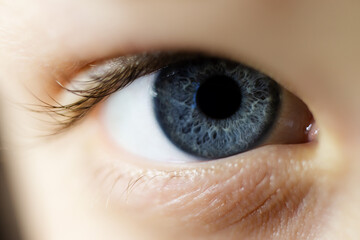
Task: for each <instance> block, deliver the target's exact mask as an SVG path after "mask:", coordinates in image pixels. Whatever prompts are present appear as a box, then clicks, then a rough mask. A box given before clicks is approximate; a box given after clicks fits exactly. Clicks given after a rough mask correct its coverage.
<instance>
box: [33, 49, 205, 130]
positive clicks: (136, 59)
mask: <svg viewBox="0 0 360 240" xmlns="http://www.w3.org/2000/svg"><path fill="white" fill-rule="evenodd" d="M200 56H203V55H202V54H200V53H188V52H147V53H141V54H137V55H132V56H122V57H118V58H114V59H111V60H108V61H105V62H104V63H101V64H99V65H95V66H91V67H90V70H87V71H86V72H85V73H86V75H87V80H86V81H82V82H77V84H78V86H81V87H80V88H77V89H75V88H74V89H72V88H71V86H70V87H67V86H64V85H63V84H62V83H60V82H59V81H56V82H57V84H58V85H59V86H60V87H61V88H62V89H63V90H64V91H67V92H70V93H72V94H74V95H76V96H78V97H79V99H78V100H76V101H74V102H72V103H69V104H62V103H60V102H58V101H57V100H56V99H54V98H52V100H53V103H48V102H45V101H41V100H40V101H41V103H42V104H41V105H40V106H39V107H40V109H32V110H33V111H36V112H46V113H47V114H48V115H50V116H51V117H52V118H53V119H54V120H55V121H56V126H55V133H58V132H62V131H63V130H66V129H68V128H70V127H71V126H73V125H74V124H75V123H77V122H78V121H80V120H81V119H83V118H84V117H85V116H86V115H87V114H88V113H89V112H90V111H91V110H92V109H93V108H94V107H95V106H96V105H97V104H98V103H99V102H101V101H103V100H104V99H105V98H106V97H107V96H109V95H111V94H112V93H114V92H116V91H119V90H121V89H123V88H124V87H126V86H127V85H129V84H131V83H132V82H133V81H134V80H136V79H137V78H139V77H142V76H144V75H147V74H150V73H152V72H154V71H157V70H159V69H161V68H162V67H165V66H167V65H169V64H172V63H175V62H178V61H183V60H189V59H193V58H197V57H200ZM101 67H107V69H102V68H101ZM74 79H76V77H75V78H74ZM70 83H72V84H74V82H71V81H70Z"/></svg>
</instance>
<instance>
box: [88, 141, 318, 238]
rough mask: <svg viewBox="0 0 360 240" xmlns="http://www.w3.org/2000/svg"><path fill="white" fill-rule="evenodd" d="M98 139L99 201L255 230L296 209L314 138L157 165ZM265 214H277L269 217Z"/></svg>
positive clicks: (192, 222)
mask: <svg viewBox="0 0 360 240" xmlns="http://www.w3.org/2000/svg"><path fill="white" fill-rule="evenodd" d="M97 144H99V145H100V146H99V147H98V149H101V153H100V152H99V153H98V154H94V153H92V154H91V156H99V157H100V155H101V157H100V158H101V161H99V162H101V164H100V167H97V168H95V169H97V170H98V174H97V176H98V177H97V178H96V179H95V184H96V186H99V188H100V189H102V190H101V193H100V194H101V195H100V196H103V197H102V198H103V201H104V205H106V206H108V207H109V208H111V209H118V210H119V211H124V210H126V211H129V208H130V209H133V213H134V214H135V215H136V213H138V212H140V213H141V215H142V217H143V216H144V215H149V216H152V215H157V216H162V217H166V219H168V220H169V222H174V224H180V223H181V224H182V226H184V227H185V229H195V228H199V227H200V228H201V227H202V229H203V231H205V232H214V231H220V230H222V229H224V228H229V227H232V226H238V225H240V226H241V228H240V229H243V230H242V231H245V230H246V229H247V226H251V229H254V230H255V229H256V227H260V225H263V224H275V222H276V221H277V220H279V219H280V218H282V217H284V216H289V215H290V212H292V211H296V209H297V208H299V206H300V205H301V203H302V201H303V199H304V198H305V197H306V195H307V194H308V192H309V191H310V189H311V184H312V182H311V180H310V178H309V179H307V178H306V177H305V178H301V177H304V176H307V174H308V172H307V170H308V169H309V168H308V167H309V164H310V162H311V159H312V157H313V154H314V144H313V143H308V144H299V145H283V146H280V145H279V146H265V147H262V148H259V149H256V150H253V151H250V152H248V153H244V154H241V155H239V156H234V157H230V158H228V159H222V160H218V161H213V162H205V163H204V162H203V163H194V164H186V165H178V166H174V165H167V166H166V165H161V164H159V165H158V167H154V163H152V164H149V163H147V164H149V165H148V166H146V165H145V163H143V162H142V161H141V159H138V160H136V156H133V155H131V154H130V153H127V152H125V151H119V150H118V149H117V150H116V151H114V150H113V149H109V145H107V143H104V142H102V143H101V141H99V142H98V143H97ZM110 148H111V147H110ZM104 150H105V151H106V152H107V153H109V155H108V156H103V153H104ZM112 151H114V152H112ZM89 154H90V153H89ZM103 159H107V160H105V161H103ZM119 159H121V162H119ZM116 162H117V164H114V163H116ZM96 163H98V160H96ZM107 163H108V164H107ZM185 167H186V168H185ZM90 169H91V168H90ZM130 211H132V210H130ZM301 213H303V212H301ZM299 214H300V213H299ZM269 215H273V216H276V217H272V218H271V221H270V220H269ZM277 215H278V216H277ZM289 218H290V217H289ZM257 224H258V226H257ZM273 227H276V226H273Z"/></svg>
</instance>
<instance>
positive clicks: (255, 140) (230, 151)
mask: <svg viewBox="0 0 360 240" xmlns="http://www.w3.org/2000/svg"><path fill="white" fill-rule="evenodd" d="M214 78H218V79H219V84H221V79H224V78H226V79H231V81H233V82H234V83H236V84H237V86H238V87H239V94H240V97H241V101H240V104H239V107H238V108H237V109H235V111H234V113H233V114H231V115H230V116H228V117H226V118H214V117H210V116H209V115H208V114H206V112H204V111H203V110H202V109H201V108H200V107H199V104H198V100H197V94H198V92H199V88H201V86H203V85H204V83H206V82H207V81H208V80H209V79H212V81H213V79H214ZM153 92H154V97H153V103H154V111H155V114H156V118H157V121H158V123H159V125H160V126H161V128H162V130H163V132H164V133H165V135H166V136H167V137H168V139H169V140H170V141H171V142H172V143H173V144H174V145H175V146H177V147H178V148H180V149H181V150H183V151H185V152H187V153H189V154H191V155H193V156H197V157H200V158H202V159H218V158H223V157H227V156H231V155H235V154H238V153H241V152H244V151H248V150H250V149H252V148H254V147H256V146H258V145H259V144H261V142H262V141H263V140H264V139H265V138H266V136H267V134H268V132H269V130H270V129H271V128H272V126H273V124H274V122H275V120H276V117H277V113H278V110H279V107H280V87H279V86H278V84H277V83H276V82H275V81H273V80H272V79H271V78H269V77H268V76H266V75H264V74H262V73H260V72H258V71H256V70H254V69H252V68H249V67H247V66H244V65H241V64H239V63H236V62H232V61H228V60H223V59H217V58H200V59H196V60H191V61H186V62H181V63H177V64H173V65H170V66H167V67H165V68H163V69H162V70H160V72H159V73H158V75H157V77H156V80H155V83H154V86H153ZM210 97H211V96H210ZM202 102H205V103H206V99H202ZM209 102H211V101H209ZM208 107H211V106H208Z"/></svg>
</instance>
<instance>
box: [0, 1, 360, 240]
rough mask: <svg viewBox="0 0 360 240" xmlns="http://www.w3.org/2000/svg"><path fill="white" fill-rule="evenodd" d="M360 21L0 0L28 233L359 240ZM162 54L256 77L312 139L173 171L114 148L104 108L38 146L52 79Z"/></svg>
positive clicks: (0, 73)
mask: <svg viewBox="0 0 360 240" xmlns="http://www.w3.org/2000/svg"><path fill="white" fill-rule="evenodd" d="M359 12H360V3H357V2H354V1H350V0H346V1H342V2H341V3H340V2H339V1H333V0H326V1H325V0H316V1H314V0H305V1H284V0H276V1H271V2H270V1H265V0H263V1H261V0H259V1H248V0H225V1H215V0H207V1H203V0H198V1H175V0H148V1H130V0H128V1H127V0H106V1H103V0H94V1H90V0H79V1H70V0H65V1H64V0H62V1H60V0H48V1H45V0H31V1H25V0H23V1H22V0H16V1H10V0H2V1H0V49H1V51H0V84H1V85H0V97H1V101H0V102H1V108H0V110H1V114H0V116H1V118H2V124H3V125H2V129H1V134H2V135H3V139H4V146H5V149H6V156H7V159H8V161H7V163H6V164H7V170H8V173H9V178H10V180H11V183H12V185H11V187H12V189H13V194H14V196H15V203H16V207H17V211H18V214H19V216H20V219H21V228H22V229H23V234H24V236H25V238H26V239H30V240H31V239H34V240H43V239H44V240H48V239H135V240H136V239H146V240H151V239H358V238H359V236H360V231H359V220H360V208H359V207H358V203H359V202H360V190H359V188H358V182H359V181H360V174H359V173H360V162H359V161H358V160H359V159H360V150H359V148H358V145H359V143H360V127H359V125H358V123H359V122H360V109H359V107H358V105H359V102H360V95H359V94H358V90H359V89H360V81H358V80H357V77H358V71H359V70H358V69H359V65H360V46H359V44H358V43H359V42H360V31H358V26H359V24H360V14H359ZM151 50H161V51H168V50H169V51H170V50H186V51H197V52H204V53H208V54H212V55H216V56H219V57H224V58H229V59H232V60H235V61H238V62H242V63H245V64H247V65H250V66H252V67H254V68H256V69H258V70H261V71H262V72H264V73H266V74H267V75H269V76H271V77H272V78H273V79H275V80H276V81H277V82H278V83H279V84H280V85H282V86H283V87H285V88H286V89H287V90H289V91H291V92H292V93H293V94H295V95H296V96H297V97H298V98H300V99H301V100H302V101H303V102H304V103H305V104H306V105H307V106H308V108H309V110H310V111H311V113H312V114H313V116H314V119H315V121H316V126H317V127H318V129H319V135H318V136H317V139H316V140H315V141H312V142H310V143H307V144H298V145H271V146H265V147H261V148H258V149H255V150H252V151H249V152H246V153H242V154H239V155H235V156H232V157H229V158H226V159H221V160H218V161H209V162H199V163H191V164H186V163H185V164H162V163H157V162H152V161H147V160H146V159H143V158H141V157H139V156H136V155H135V154H132V153H129V152H126V151H125V150H124V149H121V148H119V147H117V146H114V145H113V144H112V143H111V141H110V140H109V139H108V137H107V136H106V133H105V131H104V126H103V123H102V121H101V113H102V111H101V109H102V103H99V104H98V105H97V106H96V107H94V109H93V110H92V111H91V112H90V113H89V114H88V115H87V116H86V117H84V119H82V121H81V122H79V123H78V124H77V125H75V126H73V127H72V128H70V129H69V130H68V131H65V132H64V133H62V134H59V135H54V136H50V137H42V136H44V134H45V133H46V132H47V130H48V127H49V124H44V123H50V125H51V124H55V120H54V119H52V118H51V116H49V115H48V114H46V113H34V112H33V111H31V110H30V109H31V106H34V105H38V104H39V103H40V102H39V99H41V100H42V101H45V102H51V101H53V100H52V99H56V100H59V99H60V100H64V98H65V97H66V95H64V92H63V89H61V87H60V86H59V85H58V84H56V81H60V82H69V81H71V79H72V78H73V77H74V76H76V75H77V74H79V73H81V72H83V71H84V69H87V67H88V66H89V64H94V63H97V62H100V61H102V60H104V59H111V58H113V57H118V56H123V55H127V54H134V53H139V52H144V51H151ZM65 100H66V99H65ZM149 141H150V140H149Z"/></svg>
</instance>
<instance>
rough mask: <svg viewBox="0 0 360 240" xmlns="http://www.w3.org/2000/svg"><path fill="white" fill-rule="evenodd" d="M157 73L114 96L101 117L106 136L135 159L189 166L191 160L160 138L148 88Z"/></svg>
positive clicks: (109, 100)
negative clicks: (138, 157)
mask: <svg viewBox="0 0 360 240" xmlns="http://www.w3.org/2000/svg"><path fill="white" fill-rule="evenodd" d="M157 75H158V72H155V73H152V74H149V75H146V76H143V77H141V78H138V79H136V80H135V81H134V82H133V83H132V84H130V85H129V86H127V87H126V88H124V89H122V90H120V91H118V92H116V93H114V94H113V95H111V96H110V97H109V99H108V100H107V101H106V103H105V104H104V108H103V112H102V113H101V116H102V118H103V123H104V124H105V129H106V131H107V133H108V136H109V137H110V138H111V139H112V140H113V141H114V142H115V143H116V144H117V145H119V146H121V147H122V148H124V149H126V150H127V151H129V152H131V153H134V154H136V155H138V156H141V157H144V158H147V159H151V160H155V161H161V162H189V161H194V160H196V158H195V157H193V156H191V155H188V154H186V153H185V152H183V151H181V150H180V149H178V148H177V147H176V146H174V145H173V144H172V143H171V142H170V141H169V140H168V139H167V137H166V136H165V135H164V133H163V131H162V129H161V128H160V126H159V124H158V122H157V120H156V116H155V113H154V110H153V100H152V99H153V97H154V92H153V90H152V86H153V84H154V82H155V79H156V77H157Z"/></svg>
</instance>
